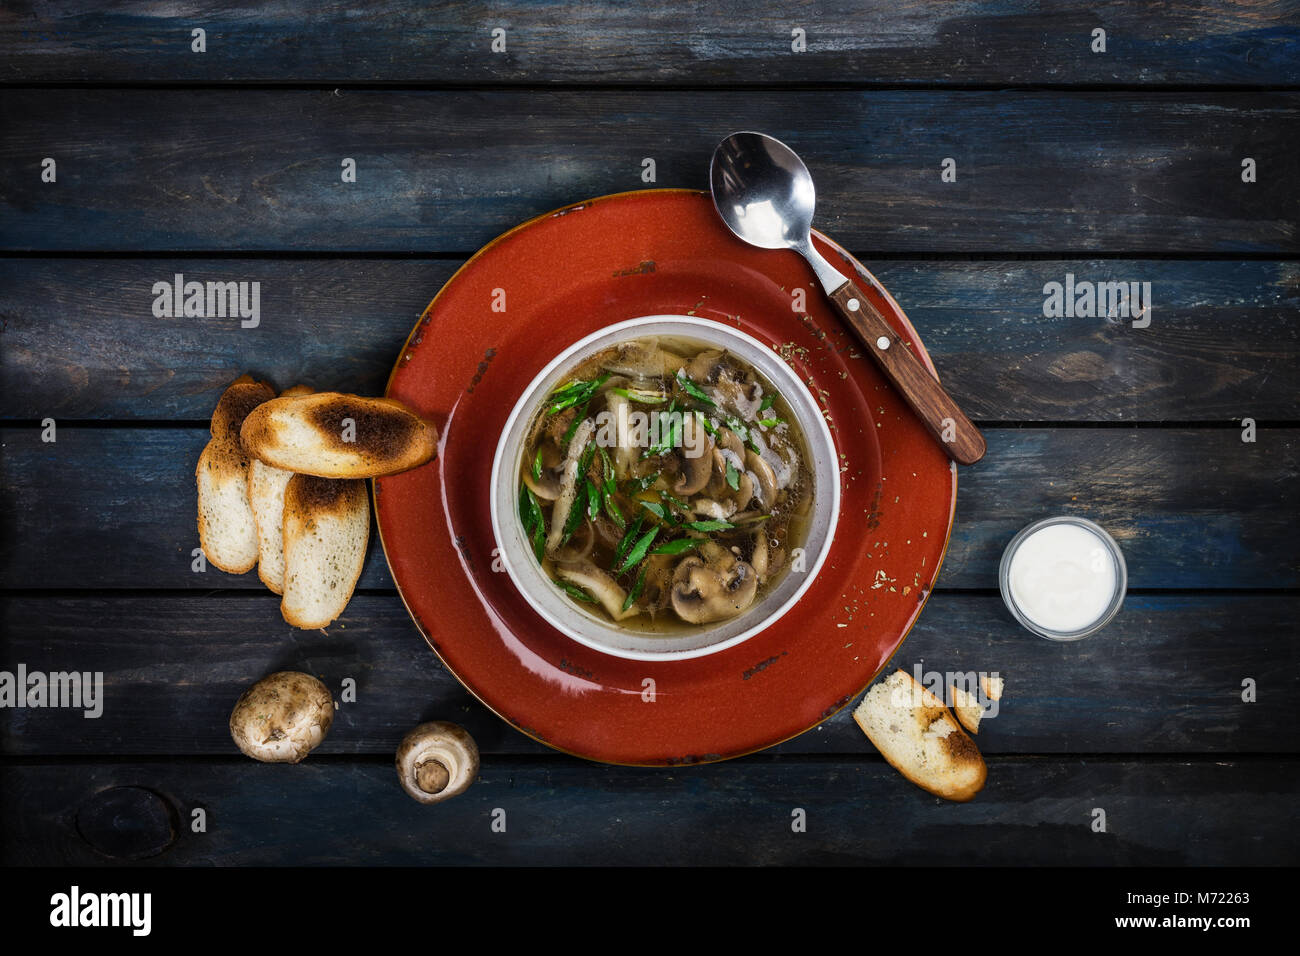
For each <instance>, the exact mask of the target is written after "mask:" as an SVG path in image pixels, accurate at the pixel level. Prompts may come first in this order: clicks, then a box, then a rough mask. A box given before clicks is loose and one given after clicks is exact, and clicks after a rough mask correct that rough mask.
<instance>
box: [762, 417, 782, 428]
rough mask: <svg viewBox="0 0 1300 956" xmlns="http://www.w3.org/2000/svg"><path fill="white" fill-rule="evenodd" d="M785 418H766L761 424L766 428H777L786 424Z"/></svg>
mask: <svg viewBox="0 0 1300 956" xmlns="http://www.w3.org/2000/svg"><path fill="white" fill-rule="evenodd" d="M784 422H785V419H784V418H764V419H763V420H762V421H760V422H759V424H760V425H762V426H763V427H764V428H775V427H776V426H777V425H781V424H784Z"/></svg>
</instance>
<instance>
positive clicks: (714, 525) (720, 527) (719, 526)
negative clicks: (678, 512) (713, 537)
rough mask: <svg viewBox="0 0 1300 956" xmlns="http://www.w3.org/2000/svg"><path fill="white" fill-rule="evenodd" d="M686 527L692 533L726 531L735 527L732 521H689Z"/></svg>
mask: <svg viewBox="0 0 1300 956" xmlns="http://www.w3.org/2000/svg"><path fill="white" fill-rule="evenodd" d="M686 527H688V528H690V529H691V530H692V531H726V530H727V529H728V528H734V527H735V525H734V524H732V523H731V522H730V521H688V522H686Z"/></svg>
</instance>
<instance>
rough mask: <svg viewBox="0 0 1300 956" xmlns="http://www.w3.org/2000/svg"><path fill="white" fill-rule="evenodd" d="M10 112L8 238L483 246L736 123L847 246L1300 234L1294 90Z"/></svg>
mask: <svg viewBox="0 0 1300 956" xmlns="http://www.w3.org/2000/svg"><path fill="white" fill-rule="evenodd" d="M0 125H2V126H3V127H4V128H5V129H6V130H8V131H9V135H8V136H7V137H6V138H5V140H4V141H3V143H0V170H3V172H4V176H5V183H6V188H5V190H4V191H3V193H2V194H0V216H2V217H3V219H4V221H5V227H4V231H3V235H2V236H0V247H2V248H4V249H10V250H77V251H94V250H124V249H125V250H130V251H152V250H165V251H181V250H286V249H293V250H316V251H340V250H343V251H363V250H364V251H380V252H384V251H402V252H417V253H422V252H424V253H427V252H444V253H450V252H465V253H467V252H469V251H471V250H473V249H476V248H478V247H479V246H481V245H483V244H484V243H486V242H487V241H488V240H489V239H491V238H493V237H494V236H496V235H498V234H500V233H501V232H502V231H504V230H505V229H507V228H509V227H511V226H513V225H515V224H516V223H518V222H520V221H522V220H525V219H528V218H530V217H532V216H535V215H538V214H540V213H543V212H546V211H548V210H550V209H554V208H556V207H558V206H563V205H567V204H570V203H573V202H577V201H579V200H582V199H585V198H588V197H591V196H596V195H601V194H604V193H611V192H619V191H623V190H629V189H639V188H643V187H644V186H645V185H646V183H645V182H644V181H643V180H642V174H643V171H644V169H643V166H642V160H643V159H644V158H646V157H650V158H653V159H654V160H655V163H656V167H655V171H656V184H657V185H658V186H684V187H691V188H703V187H705V186H706V185H707V178H706V177H707V169H708V159H709V156H710V154H711V152H712V150H713V147H714V146H715V144H716V143H717V142H718V140H719V139H720V138H721V137H722V136H723V135H725V134H726V133H727V132H729V131H731V130H734V129H738V128H740V129H744V128H750V129H762V130H765V131H767V132H770V133H772V134H774V135H776V136H778V137H780V138H782V139H784V140H786V141H787V142H789V143H791V144H792V145H793V146H794V147H795V148H797V149H798V150H799V151H800V153H801V155H802V156H803V157H804V158H805V159H806V160H807V162H808V165H809V167H810V169H811V170H812V172H813V174H814V176H815V178H816V180H817V188H818V200H819V205H818V217H817V224H818V226H819V227H820V228H822V229H823V230H825V231H826V232H827V233H828V234H829V235H831V236H834V237H835V238H836V239H837V240H838V241H840V242H841V243H843V244H845V245H846V246H848V247H850V248H856V249H865V250H890V251H917V250H920V251H926V252H939V251H952V252H967V251H989V250H1002V251H1006V252H1020V251H1024V252H1043V251H1057V252H1067V251H1069V252H1087V251H1096V250H1104V251H1106V252H1107V253H1114V252H1119V251H1126V252H1133V251H1145V252H1157V251H1158V252H1208V251H1223V252H1230V253H1237V252H1242V251H1250V252H1285V253H1293V252H1295V251H1296V250H1297V249H1300V237H1297V233H1296V221H1297V220H1298V219H1300V215H1298V212H1300V200H1298V199H1297V196H1296V193H1295V190H1294V189H1293V188H1292V186H1291V182H1290V179H1289V178H1288V176H1287V175H1286V174H1285V172H1284V171H1285V170H1287V169H1289V168H1290V167H1291V165H1292V153H1293V149H1294V144H1295V142H1296V140H1297V138H1300V94H1290V93H1270V94H1261V93H1183V94H1158V93H1049V92H1016V93H1008V92H954V91H946V90H945V91H928V92H913V91H903V92H897V91H885V92H849V91H829V92H828V91H795V92H789V91H786V92H766V91H762V92H753V91H751V92H726V91H711V92H700V91H647V92H593V91H584V92H538V91H528V92H524V91H513V90H510V91H494V92H479V91H473V92H469V91H457V92H391V91H346V92H345V91H337V90H335V91H324V90H321V91H280V90H252V91H248V90H201V91H195V90H138V89H136V90H100V89H92V90H66V89H53V90H7V91H4V93H3V95H0ZM846 143H848V144H853V145H852V148H846V146H845V144H846ZM42 157H50V158H53V159H55V160H56V161H57V163H58V167H57V169H58V180H57V182H54V183H44V182H42V181H41V172H42V167H41V158H42ZM345 157H350V158H353V159H355V160H356V162H357V177H356V182H355V183H343V182H341V181H340V178H341V165H340V164H341V161H342V160H343V158H345ZM947 157H951V158H953V159H954V160H955V161H956V163H957V167H956V168H957V179H956V181H955V182H949V183H945V182H943V181H942V179H941V168H940V166H941V162H942V160H943V159H944V158H947ZM1243 157H1250V158H1252V159H1254V160H1255V161H1256V163H1257V165H1258V170H1259V172H1258V175H1257V180H1258V181H1256V182H1253V183H1244V182H1242V166H1241V163H1242V159H1243Z"/></svg>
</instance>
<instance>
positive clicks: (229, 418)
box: [212, 375, 275, 446]
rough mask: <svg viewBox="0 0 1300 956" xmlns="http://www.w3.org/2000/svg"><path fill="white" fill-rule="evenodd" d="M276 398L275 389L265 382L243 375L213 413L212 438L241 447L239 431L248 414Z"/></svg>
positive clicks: (230, 387) (222, 395)
mask: <svg viewBox="0 0 1300 956" xmlns="http://www.w3.org/2000/svg"><path fill="white" fill-rule="evenodd" d="M273 398H275V389H273V388H271V386H270V385H267V384H266V383H265V382H255V381H253V377H252V376H251V375H241V376H239V378H237V379H235V380H234V381H233V382H231V383H230V385H229V386H227V388H226V390H225V391H224V392H222V393H221V398H220V399H219V400H218V401H217V408H216V411H214V412H213V413H212V437H213V438H215V439H217V440H218V441H224V442H230V443H231V444H234V445H236V446H238V445H239V430H240V428H242V427H243V425H244V419H245V418H247V417H248V413H249V412H251V411H252V410H253V409H255V408H256V407H257V406H258V405H261V404H262V403H263V402H269V401H270V400H271V399H273Z"/></svg>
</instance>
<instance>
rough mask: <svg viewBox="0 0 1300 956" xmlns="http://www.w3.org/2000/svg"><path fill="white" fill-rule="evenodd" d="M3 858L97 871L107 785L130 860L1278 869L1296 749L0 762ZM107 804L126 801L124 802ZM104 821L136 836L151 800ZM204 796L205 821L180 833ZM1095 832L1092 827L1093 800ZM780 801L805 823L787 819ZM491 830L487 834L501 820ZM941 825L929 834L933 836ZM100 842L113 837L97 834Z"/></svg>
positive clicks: (141, 812)
mask: <svg viewBox="0 0 1300 956" xmlns="http://www.w3.org/2000/svg"><path fill="white" fill-rule="evenodd" d="M4 771H5V787H4V789H3V790H0V812H3V814H4V819H5V821H6V824H5V829H6V833H5V835H6V839H5V841H4V843H3V844H0V863H3V864H5V865H7V866H15V865H20V866H35V865H39V866H52V865H57V866H69V865H79V866H102V865H110V864H113V863H115V862H116V863H121V862H126V861H128V860H129V859H130V858H129V857H127V858H126V859H123V858H122V857H118V858H116V859H114V858H112V857H108V856H105V855H104V854H103V853H101V852H100V851H99V850H97V849H95V848H93V847H92V846H91V845H90V843H89V842H88V841H87V839H86V837H85V836H84V835H83V834H84V833H86V832H87V830H89V832H90V833H91V834H92V836H94V837H95V838H97V839H102V833H103V831H102V830H92V829H89V828H87V829H84V830H80V831H79V828H78V821H79V820H82V819H86V818H87V817H88V816H89V815H91V814H93V813H94V810H95V806H96V805H97V804H98V803H100V802H102V801H104V800H105V799H108V798H109V797H111V796H112V795H113V793H114V791H113V790H112V789H110V788H116V787H145V788H149V789H150V790H153V791H155V792H156V793H157V794H158V795H159V798H160V800H159V801H158V802H161V801H165V802H166V805H167V806H169V807H170V808H171V813H172V814H173V815H174V816H173V819H174V820H175V821H176V823H175V824H174V826H175V841H174V842H173V843H172V844H171V845H170V847H169V848H168V849H166V850H165V851H164V852H162V853H161V854H159V855H157V856H154V857H152V858H149V859H144V860H139V861H136V862H138V864H139V865H146V866H152V865H178V864H179V865H185V864H190V865H206V866H211V865H218V866H255V865H265V864H299V865H341V864H365V865H385V864H387V865H415V864H452V865H483V864H488V865H525V866H527V865H559V864H573V865H598V864H604V865H609V864H624V865H683V864H720V865H753V864H764V865H800V864H803V865H821V866H825V865H854V864H892V865H916V864H918V863H927V864H949V865H972V864H975V865H991V864H1011V865H1024V864H1042V863H1043V862H1044V861H1051V862H1052V863H1053V864H1054V865H1058V866H1095V865H1112V866H1113V865H1126V866H1133V865H1162V866H1191V865H1201V866H1204V865H1227V864H1236V865H1246V864H1249V865H1266V864H1272V865H1279V864H1290V863H1293V862H1294V860H1295V858H1296V853H1297V851H1300V838H1297V835H1296V834H1297V830H1296V827H1295V826H1293V825H1292V817H1293V810H1294V803H1295V799H1296V780H1297V761H1295V760H1294V759H1285V760H1281V759H1279V760H1241V761H1227V762H1214V763H1211V762H1199V761H1198V762H1186V761H1159V760H1156V761H1131V760H1100V761H1098V760H1080V759H1073V758H1041V759H1032V760H1024V759H1014V758H1013V759H1005V760H996V761H994V762H993V764H992V766H991V767H990V768H989V780H988V784H987V785H986V787H985V789H984V791H983V792H982V793H980V794H979V795H978V796H977V797H976V798H975V799H974V800H973V801H972V802H971V803H968V804H951V803H945V802H944V801H942V800H940V799H938V798H937V797H932V796H930V795H929V794H926V793H924V792H923V791H921V790H918V789H917V788H915V787H913V786H912V785H911V784H909V783H907V782H906V781H904V780H902V779H901V778H900V777H899V776H898V774H896V773H895V772H894V771H893V770H892V769H891V768H890V767H888V766H887V765H885V764H884V762H883V761H881V760H878V759H874V760H872V759H868V760H831V761H808V760H789V759H781V760H770V759H767V760H765V759H761V758H760V759H753V758H750V759H747V760H744V761H736V762H732V763H728V764H722V765H720V766H716V767H697V768H691V769H685V770H678V769H674V770H670V771H666V770H645V769H636V768H626V767H595V766H591V765H587V764H582V763H580V762H578V761H575V760H571V759H569V758H559V757H557V758H555V759H548V760H545V761H540V762H537V761H528V760H520V759H518V758H515V759H488V760H486V761H485V762H484V764H483V767H482V772H481V775H480V777H479V780H478V782H477V783H476V784H475V785H474V786H472V787H471V788H470V789H469V790H468V791H466V792H465V793H464V794H462V795H460V796H458V797H455V798H453V799H452V800H449V801H447V802H446V803H443V804H440V805H439V806H438V807H437V808H436V809H431V808H429V807H424V806H421V805H420V804H417V803H416V802H415V801H413V800H411V799H410V798H409V797H408V796H406V795H405V794H404V793H403V792H402V791H401V790H400V789H399V787H398V785H397V780H396V776H395V774H394V772H393V768H392V767H391V766H390V765H389V764H388V763H387V761H383V762H378V761H377V762H373V763H371V762H364V763H362V762H358V761H355V760H346V761H334V762H330V761H320V760H318V761H316V762H313V761H312V759H311V758H308V760H307V761H306V762H304V763H302V764H299V765H298V766H296V767H275V766H265V765H255V764H253V763H252V762H251V761H240V762H235V761H227V760H216V761H203V762H194V761H188V762H185V763H169V762H163V761H156V762H143V763H134V764H105V763H76V762H59V763H54V764H26V763H22V762H6V764H5V766H4ZM122 806H123V807H129V806H132V804H130V803H128V802H126V801H123V802H122ZM134 806H135V810H134V812H133V813H132V812H123V813H122V816H121V818H120V819H119V821H118V823H117V826H118V828H119V829H120V830H121V831H127V832H128V833H130V831H132V830H134V831H135V833H134V834H131V836H133V837H135V839H133V840H130V841H121V842H126V843H128V844H129V843H134V842H142V843H143V844H146V845H147V844H149V843H152V842H153V840H152V839H151V838H152V837H153V836H154V835H155V833H156V831H157V830H158V827H157V825H156V813H157V807H156V806H153V805H152V804H143V803H142V802H140V803H136V804H134ZM199 808H201V809H203V810H204V811H205V817H206V820H205V822H206V832H204V833H193V832H191V829H190V821H191V820H192V818H193V817H192V815H193V811H194V810H195V809H199ZM1097 808H1100V809H1102V810H1104V811H1105V814H1106V816H1105V824H1106V831H1105V832H1104V833H1096V832H1093V829H1092V823H1093V820H1094V819H1095V810H1096V809H1097ZM795 809H802V810H804V813H805V818H806V829H805V831H804V832H794V830H793V828H792V826H791V823H792V820H793V819H794V818H793V812H794V810H795ZM500 811H504V821H505V832H504V833H502V832H494V831H493V830H492V823H493V821H494V819H495V820H501V819H502V814H501V812H500ZM936 834H941V837H942V838H938V839H937V838H936ZM113 849H114V850H116V851H117V852H119V853H122V852H123V851H124V850H126V849H129V845H128V846H122V845H120V843H119V845H118V846H115V847H113Z"/></svg>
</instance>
